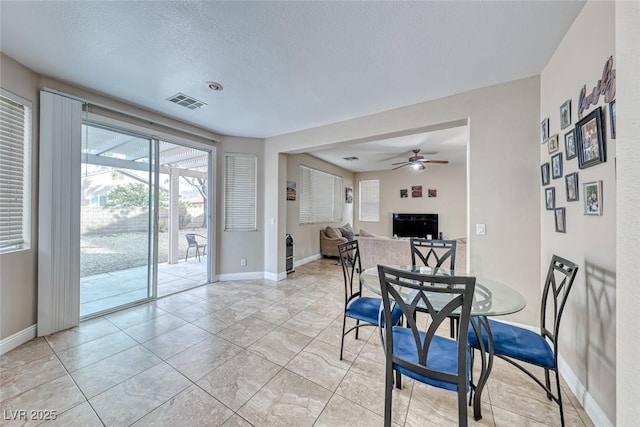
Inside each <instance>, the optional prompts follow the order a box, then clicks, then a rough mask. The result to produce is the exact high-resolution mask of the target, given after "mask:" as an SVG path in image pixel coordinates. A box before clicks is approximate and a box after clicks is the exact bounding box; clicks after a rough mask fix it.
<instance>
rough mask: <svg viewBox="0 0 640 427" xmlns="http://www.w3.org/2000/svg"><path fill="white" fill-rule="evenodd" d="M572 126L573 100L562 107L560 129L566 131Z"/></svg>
mask: <svg viewBox="0 0 640 427" xmlns="http://www.w3.org/2000/svg"><path fill="white" fill-rule="evenodd" d="M570 124H571V100H570V99H567V100H566V101H565V102H564V104H562V105H561V106H560V129H566V128H567V127H568V126H569V125H570Z"/></svg>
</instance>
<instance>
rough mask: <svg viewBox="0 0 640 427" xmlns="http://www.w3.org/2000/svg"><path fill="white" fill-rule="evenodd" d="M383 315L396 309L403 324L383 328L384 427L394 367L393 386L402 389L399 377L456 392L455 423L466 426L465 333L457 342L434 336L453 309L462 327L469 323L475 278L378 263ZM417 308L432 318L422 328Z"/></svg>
mask: <svg viewBox="0 0 640 427" xmlns="http://www.w3.org/2000/svg"><path fill="white" fill-rule="evenodd" d="M378 275H379V280H380V289H381V291H382V303H383V306H384V315H385V316H387V317H388V316H389V315H390V313H391V312H392V310H394V309H396V308H398V307H399V308H400V309H401V311H402V314H403V316H405V317H406V319H407V326H406V327H403V326H394V325H391V324H386V325H385V326H384V336H383V344H384V348H385V356H386V363H385V410H384V425H385V426H391V407H392V405H391V401H392V396H393V393H392V391H393V384H394V378H393V371H394V370H395V371H396V378H395V385H396V387H397V388H402V375H406V376H408V377H409V378H412V379H414V380H416V381H420V382H423V383H426V384H429V385H431V386H434V387H438V388H442V389H445V390H450V391H454V392H456V393H457V395H458V424H459V425H460V426H463V427H466V426H467V392H468V391H469V385H470V379H471V377H470V365H471V364H470V358H471V355H470V350H469V347H468V346H467V334H464V333H463V334H460V333H458V334H457V336H458V340H455V339H453V338H449V337H445V336H441V335H436V331H437V329H438V327H439V326H440V325H441V324H442V322H443V321H444V320H445V319H446V318H447V317H448V316H450V315H452V314H453V313H454V311H456V312H457V314H456V315H457V316H459V319H460V322H459V324H460V327H461V328H464V329H461V330H464V331H466V330H467V328H468V327H469V318H470V315H471V302H472V300H473V293H474V290H475V284H476V279H475V277H466V276H465V277H462V276H434V275H425V274H419V273H414V272H410V271H406V270H398V269H394V268H391V267H387V266H382V265H379V266H378ZM419 306H423V307H425V308H426V310H424V311H425V312H426V313H428V315H429V316H430V317H431V322H430V323H429V326H428V329H427V330H426V331H422V330H420V329H419V328H418V326H417V322H416V320H415V312H416V310H417V309H418V307H419Z"/></svg>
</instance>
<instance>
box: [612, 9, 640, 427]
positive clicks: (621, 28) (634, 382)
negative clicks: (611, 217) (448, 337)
mask: <svg viewBox="0 0 640 427" xmlns="http://www.w3.org/2000/svg"><path fill="white" fill-rule="evenodd" d="M615 7H616V10H615V14H616V55H615V56H616V65H617V66H616V68H617V72H618V74H617V76H618V91H617V92H618V96H617V100H616V105H617V113H618V114H617V115H618V117H617V125H618V126H617V143H618V144H617V147H616V151H617V158H618V164H617V168H618V170H617V178H618V190H619V191H618V194H620V195H624V197H622V196H621V197H618V198H617V200H616V202H617V215H618V218H617V236H618V238H617V242H618V247H617V251H616V265H617V272H616V273H617V284H616V301H617V303H616V306H617V310H616V319H617V321H616V323H617V330H616V335H617V338H616V372H617V378H616V383H617V384H616V390H617V392H616V399H615V400H616V401H617V402H616V409H617V414H616V415H617V416H616V421H617V424H618V425H619V426H633V425H637V424H638V419H640V405H638V401H637V398H638V394H639V393H640V390H639V388H640V387H639V386H638V384H640V364H639V363H638V354H640V348H639V347H640V344H639V341H638V324H640V310H638V301H640V286H638V277H640V263H639V262H638V253H640V215H638V212H640V197H639V196H640V194H639V193H638V189H639V188H640V168H639V167H638V165H639V164H640V145H638V135H640V79H638V73H639V72H640V55H638V46H640V26H638V22H640V2H616V6H615Z"/></svg>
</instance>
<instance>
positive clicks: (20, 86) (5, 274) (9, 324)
mask: <svg viewBox="0 0 640 427" xmlns="http://www.w3.org/2000/svg"><path fill="white" fill-rule="evenodd" d="M0 86H1V87H2V88H3V89H5V90H8V91H9V92H13V93H15V94H16V95H19V96H21V97H22V98H24V99H27V100H29V101H31V103H32V107H33V111H32V112H33V114H32V119H33V132H32V135H33V144H32V153H31V156H32V157H31V158H32V162H31V188H32V198H31V248H30V249H28V250H23V251H19V252H12V253H8V254H1V255H0V339H4V338H7V337H9V336H11V335H13V334H15V333H17V332H20V331H22V330H24V329H26V328H28V327H30V326H32V325H35V324H36V316H37V315H36V310H37V301H38V294H37V292H38V287H37V277H38V266H37V259H38V227H37V224H38V197H37V194H38V193H37V187H38V185H37V184H38V124H39V122H40V115H39V101H40V96H39V94H38V76H37V75H36V74H35V73H33V72H32V71H30V70H28V69H27V68H25V67H23V66H22V65H21V64H18V63H17V62H15V61H14V60H13V59H11V58H9V57H7V56H5V55H4V54H1V53H0Z"/></svg>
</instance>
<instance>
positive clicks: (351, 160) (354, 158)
mask: <svg viewBox="0 0 640 427" xmlns="http://www.w3.org/2000/svg"><path fill="white" fill-rule="evenodd" d="M343 159H344V160H346V161H347V162H355V161H356V160H359V159H358V158H357V157H356V156H351V157H343Z"/></svg>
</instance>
